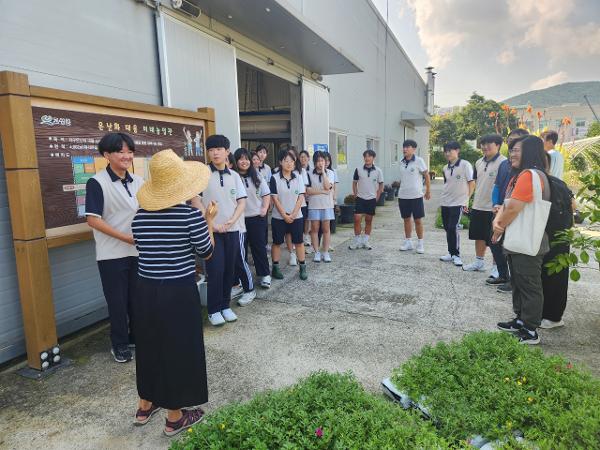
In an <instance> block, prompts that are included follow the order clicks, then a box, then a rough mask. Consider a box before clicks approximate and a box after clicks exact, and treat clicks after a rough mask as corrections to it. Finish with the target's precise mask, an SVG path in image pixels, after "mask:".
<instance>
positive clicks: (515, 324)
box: [496, 317, 523, 333]
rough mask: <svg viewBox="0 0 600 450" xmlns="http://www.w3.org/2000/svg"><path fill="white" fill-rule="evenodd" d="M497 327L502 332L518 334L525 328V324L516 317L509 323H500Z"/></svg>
mask: <svg viewBox="0 0 600 450" xmlns="http://www.w3.org/2000/svg"><path fill="white" fill-rule="evenodd" d="M496 326H497V327H498V329H500V330H502V331H506V332H508V333H517V332H518V331H520V330H521V328H523V322H521V321H520V320H519V319H517V318H516V317H515V318H514V319H512V320H509V321H508V322H498V323H497V324H496Z"/></svg>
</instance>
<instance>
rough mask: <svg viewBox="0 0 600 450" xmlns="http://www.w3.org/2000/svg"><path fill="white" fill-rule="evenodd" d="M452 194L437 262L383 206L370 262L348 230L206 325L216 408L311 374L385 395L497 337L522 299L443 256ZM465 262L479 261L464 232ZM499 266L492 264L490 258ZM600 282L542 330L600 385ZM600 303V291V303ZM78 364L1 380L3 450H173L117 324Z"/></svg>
mask: <svg viewBox="0 0 600 450" xmlns="http://www.w3.org/2000/svg"><path fill="white" fill-rule="evenodd" d="M440 190H441V185H440V184H439V182H438V183H436V184H434V186H433V199H432V200H431V201H429V202H427V218H426V219H427V220H426V253H425V254H424V255H417V254H414V253H412V252H411V253H404V252H400V251H398V248H399V246H400V244H401V239H400V237H401V235H402V233H401V224H400V219H399V214H398V211H397V207H396V206H395V203H394V202H387V205H386V206H385V207H383V208H378V210H377V216H376V221H375V228H376V229H375V231H374V233H373V238H372V240H373V244H374V249H373V250H372V251H366V250H357V251H350V250H348V249H347V246H348V239H350V237H351V235H352V230H351V228H349V227H339V226H338V232H337V233H336V234H335V235H334V239H333V244H334V245H335V252H334V253H333V263H331V264H324V263H321V264H319V265H317V264H315V263H313V262H310V263H309V268H308V272H309V279H308V281H305V282H302V281H300V280H299V279H298V277H297V273H296V272H297V269H295V268H292V267H289V268H285V267H284V273H285V275H286V279H285V280H284V281H283V282H278V281H275V282H274V283H273V287H272V288H271V289H270V290H268V291H261V292H260V293H259V298H258V299H257V300H256V301H255V302H254V303H253V304H252V305H250V306H248V307H246V308H243V309H242V308H236V312H237V313H238V315H239V320H238V322H237V323H235V324H228V325H226V326H224V327H222V328H218V329H215V328H212V327H210V326H207V327H206V328H205V331H204V333H205V342H206V355H207V365H208V384H209V395H210V402H209V403H208V404H207V405H206V409H207V410H208V411H211V410H214V409H215V408H218V407H219V406H221V405H224V404H227V403H231V402H237V401H244V400H247V399H249V398H251V397H252V396H253V395H254V394H255V393H257V392H260V391H263V390H266V389H271V388H279V387H282V386H286V385H289V384H291V383H294V382H295V381H296V380H298V378H300V377H304V376H306V375H308V374H309V373H310V372H312V371H315V370H318V369H325V370H330V371H348V370H351V371H353V372H354V373H355V374H356V375H357V377H358V378H359V379H360V381H361V382H362V383H363V384H364V385H365V387H366V388H367V389H369V390H371V391H378V390H379V383H380V381H381V380H382V379H383V378H385V377H387V376H389V375H390V372H391V370H392V369H393V368H394V367H396V366H398V365H400V364H401V363H402V362H403V361H405V360H406V359H407V358H409V357H410V356H411V355H413V354H415V353H417V352H418V351H419V349H420V348H421V347H422V346H424V345H426V344H433V343H435V342H437V341H439V340H450V339H458V338H460V337H461V336H462V335H463V334H465V333H467V332H470V331H474V330H482V329H483V330H494V327H495V323H496V321H497V320H499V319H507V318H510V317H512V316H511V299H510V296H508V295H505V294H499V293H496V291H495V290H494V289H492V288H490V287H488V286H486V285H485V284H484V280H485V278H486V276H487V273H467V272H463V271H462V270H460V269H458V268H456V267H454V266H452V265H451V264H448V263H442V262H440V261H439V260H438V257H439V256H440V255H442V254H444V253H445V250H446V243H445V236H444V233H443V231H442V230H438V229H435V228H434V226H433V222H434V218H435V209H436V208H437V205H438V198H439V193H440ZM462 235H463V237H464V239H463V259H464V260H465V261H467V262H469V261H470V260H471V259H472V258H473V255H474V250H473V245H472V243H470V242H469V241H467V239H466V231H464V232H463V233H462ZM487 263H488V265H489V264H490V263H491V260H490V256H489V255H488V257H487ZM599 289H600V276H599V275H598V272H597V271H591V270H590V271H586V272H585V273H584V277H583V280H582V281H580V282H578V283H573V284H572V285H571V288H570V292H569V304H568V308H567V311H566V314H565V322H566V326H565V327H564V328H560V329H555V330H549V331H544V330H542V331H541V337H542V345H541V347H542V349H543V350H544V351H545V352H547V353H562V354H563V355H565V356H566V357H567V358H569V359H570V360H572V361H574V362H578V363H582V364H584V365H587V366H588V367H589V368H590V369H591V371H592V372H593V373H595V374H596V375H600V353H599V352H598V347H600V333H599V331H600V298H599V296H598V292H599ZM594 292H595V293H596V294H594ZM62 348H63V353H64V354H65V356H67V357H69V358H71V359H73V360H74V364H73V365H72V366H70V367H67V368H64V369H62V370H61V371H59V372H58V373H56V374H54V375H52V376H51V377H49V378H47V379H45V380H43V381H39V382H38V381H31V380H27V379H24V378H21V377H20V376H18V375H17V374H16V373H15V368H11V369H8V370H6V371H5V372H4V373H1V374H0V448H9V449H26V448H41V447H44V448H49V449H54V448H56V449H71V448H73V449H75V448H77V449H88V448H89V449H98V448H102V449H104V448H107V449H108V448H118V449H129V448H131V449H133V448H147V449H154V448H166V447H167V446H168V445H169V442H170V441H169V439H167V438H166V437H164V436H163V435H162V427H163V426H164V422H163V419H162V415H161V416H160V417H159V418H155V419H153V421H152V422H150V423H149V424H148V425H146V426H145V427H140V428H137V427H134V426H133V425H132V421H131V420H132V416H133V413H134V411H135V408H136V388H135V365H134V364H131V363H130V364H116V363H115V362H114V361H113V360H112V358H111V356H110V354H109V352H108V349H109V340H108V329H107V326H106V325H101V326H99V327H97V328H96V329H95V330H93V331H92V332H89V333H86V334H84V335H81V336H79V337H77V338H75V339H72V340H70V341H68V342H66V343H64V344H63V346H62Z"/></svg>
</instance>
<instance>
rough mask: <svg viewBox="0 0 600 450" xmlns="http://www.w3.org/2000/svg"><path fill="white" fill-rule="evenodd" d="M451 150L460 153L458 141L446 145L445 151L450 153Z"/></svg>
mask: <svg viewBox="0 0 600 450" xmlns="http://www.w3.org/2000/svg"><path fill="white" fill-rule="evenodd" d="M450 150H458V151H460V144H459V143H458V142H456V141H450V142H446V143H445V144H444V151H445V152H449V151H450Z"/></svg>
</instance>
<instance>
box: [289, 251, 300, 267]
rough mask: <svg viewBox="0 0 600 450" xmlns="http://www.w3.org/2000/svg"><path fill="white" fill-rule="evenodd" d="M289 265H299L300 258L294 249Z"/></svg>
mask: <svg viewBox="0 0 600 450" xmlns="http://www.w3.org/2000/svg"><path fill="white" fill-rule="evenodd" d="M288 265H289V266H297V265H298V258H296V253H294V252H293V251H292V253H290V260H289V261H288Z"/></svg>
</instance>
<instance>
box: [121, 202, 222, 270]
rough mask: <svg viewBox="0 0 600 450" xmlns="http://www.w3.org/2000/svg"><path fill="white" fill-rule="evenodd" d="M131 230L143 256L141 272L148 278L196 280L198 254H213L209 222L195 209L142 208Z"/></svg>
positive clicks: (177, 207)
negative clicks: (158, 209)
mask: <svg viewBox="0 0 600 450" xmlns="http://www.w3.org/2000/svg"><path fill="white" fill-rule="evenodd" d="M131 230H132V231H133V238H134V239H135V244H136V247H137V249H138V251H139V255H140V256H139V262H138V264H139V269H138V273H139V275H140V276H141V277H144V278H152V279H155V280H164V279H176V278H186V277H192V276H194V275H195V273H196V255H198V256H199V257H201V258H207V257H208V256H210V254H211V253H212V251H213V247H212V244H211V242H210V235H209V233H208V225H207V224H206V220H205V219H204V217H203V216H202V213H201V212H200V211H199V210H197V209H196V208H192V207H191V206H187V205H177V206H173V207H172V208H167V209H163V210H161V211H146V210H145V209H140V210H138V212H137V214H136V215H135V217H134V218H133V222H132V224H131Z"/></svg>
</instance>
